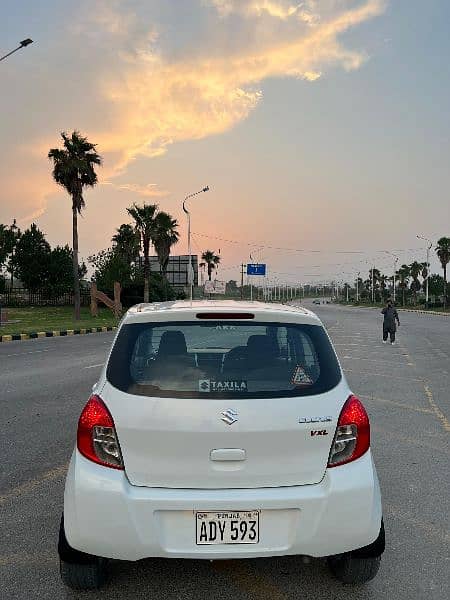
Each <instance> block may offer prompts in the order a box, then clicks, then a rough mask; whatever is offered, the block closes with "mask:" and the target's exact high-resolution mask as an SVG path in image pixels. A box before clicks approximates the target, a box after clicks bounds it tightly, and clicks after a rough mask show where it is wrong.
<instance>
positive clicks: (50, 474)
mask: <svg viewBox="0 0 450 600" xmlns="http://www.w3.org/2000/svg"><path fill="white" fill-rule="evenodd" d="M68 466H69V465H68V464H66V465H61V466H60V467H56V468H55V469H51V470H50V471H47V473H44V474H43V475H41V476H40V477H37V478H36V479H31V480H30V481H26V482H25V483H22V484H21V485H18V486H17V487H15V488H12V489H11V490H9V491H8V492H6V493H5V494H2V495H1V496H0V505H2V504H5V503H6V502H9V501H10V500H14V499H16V498H19V497H20V496H23V495H24V494H29V493H30V492H33V491H34V490H35V489H37V488H38V487H39V486H40V485H42V484H43V483H46V482H47V481H53V480H55V479H59V478H60V477H63V476H64V475H65V474H66V472H67V468H68Z"/></svg>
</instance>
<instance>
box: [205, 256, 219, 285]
mask: <svg viewBox="0 0 450 600" xmlns="http://www.w3.org/2000/svg"><path fill="white" fill-rule="evenodd" d="M202 260H203V261H204V262H205V263H206V266H207V267H208V279H209V281H211V274H212V272H213V271H214V269H215V268H216V267H217V265H218V264H219V263H220V256H217V254H214V252H213V251H212V250H205V251H204V252H203V254H202Z"/></svg>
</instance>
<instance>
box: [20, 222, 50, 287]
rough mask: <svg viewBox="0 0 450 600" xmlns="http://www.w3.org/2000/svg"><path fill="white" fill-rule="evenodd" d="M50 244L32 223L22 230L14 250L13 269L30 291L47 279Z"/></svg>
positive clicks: (40, 285)
mask: <svg viewBox="0 0 450 600" xmlns="http://www.w3.org/2000/svg"><path fill="white" fill-rule="evenodd" d="M50 254H51V250H50V244H49V243H48V242H47V240H46V239H45V236H44V234H43V233H42V231H41V230H40V229H38V228H37V227H36V225H35V223H33V224H32V225H31V227H30V228H29V229H27V230H26V231H24V232H23V234H22V236H21V238H20V240H19V241H18V242H17V245H16V251H15V269H16V273H17V275H18V277H19V279H20V280H21V281H22V283H23V284H24V286H25V287H26V288H28V289H29V290H31V291H35V290H37V289H39V288H41V287H42V284H43V282H46V281H47V280H48V263H49V257H50Z"/></svg>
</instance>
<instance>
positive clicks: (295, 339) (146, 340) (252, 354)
mask: <svg viewBox="0 0 450 600" xmlns="http://www.w3.org/2000/svg"><path fill="white" fill-rule="evenodd" d="M384 545H385V540H384V528H383V520H382V508H381V497H380V489H379V484H378V479H377V474H376V471H375V466H374V463H373V460H372V454H371V450H370V426H369V419H368V416H367V413H366V411H365V409H364V407H363V405H362V404H361V402H360V401H359V400H358V399H357V398H356V397H355V396H354V395H353V394H352V392H351V390H350V389H349V387H348V384H347V382H346V380H345V377H344V375H343V373H342V370H341V367H340V365H339V362H338V360H337V358H336V354H335V352H334V350H333V347H332V345H331V342H330V339H329V337H328V335H327V333H326V331H325V329H324V327H323V325H322V323H321V322H320V320H319V319H318V318H317V317H316V316H315V315H314V314H313V313H311V312H309V311H308V310H305V309H303V308H297V307H291V306H285V305H277V304H260V303H257V302H251V303H243V302H232V301H212V302H211V301H201V302H197V301H195V302H193V303H192V304H191V303H190V302H168V303H161V304H149V305H146V304H144V305H138V306H136V307H133V308H132V309H130V310H129V311H128V312H127V314H126V315H125V317H124V318H123V320H122V322H121V324H120V327H119V330H118V332H117V335H116V338H115V340H114V342H113V345H112V350H111V353H110V355H109V358H108V361H107V364H106V365H105V367H104V369H103V372H102V374H101V377H100V380H99V382H98V383H97V384H96V385H95V386H94V389H93V395H92V396H91V398H90V399H89V401H88V402H87V404H86V406H85V407H84V409H83V411H82V413H81V416H80V420H79V423H78V433H77V445H76V448H75V450H74V452H73V455H72V459H71V461H70V466H69V471H68V474H67V480H66V488H65V495H64V513H63V517H62V519H61V529H60V537H59V545H58V549H59V556H60V560H61V576H62V579H63V581H64V583H65V584H66V585H68V586H70V587H72V588H78V589H83V588H84V589H87V588H96V587H99V586H100V585H101V584H102V583H103V581H104V579H105V573H106V564H107V559H123V560H128V561H136V560H139V559H143V558H149V557H167V558H192V559H206V560H219V559H237V558H255V557H268V556H282V555H299V556H312V557H327V558H328V563H329V566H330V568H331V570H332V572H333V573H334V575H335V576H337V577H338V578H339V579H340V580H342V581H344V582H347V583H362V582H365V581H368V580H370V579H372V578H373V577H374V576H375V575H376V573H377V571H378V568H379V564H380V557H381V554H382V553H383V551H384Z"/></svg>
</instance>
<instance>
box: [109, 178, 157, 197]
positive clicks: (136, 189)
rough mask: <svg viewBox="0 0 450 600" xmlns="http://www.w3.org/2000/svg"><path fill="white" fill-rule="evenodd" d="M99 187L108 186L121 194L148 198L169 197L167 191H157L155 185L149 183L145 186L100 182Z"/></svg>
mask: <svg viewBox="0 0 450 600" xmlns="http://www.w3.org/2000/svg"><path fill="white" fill-rule="evenodd" d="M101 185H110V186H111V187H113V188H114V189H115V190H119V191H122V192H132V193H133V194H136V195H138V196H145V197H148V198H164V197H165V196H168V195H169V192H168V191H167V190H160V189H158V184H157V183H149V184H147V185H139V184H137V183H120V184H119V183H114V182H112V181H102V182H101Z"/></svg>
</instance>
